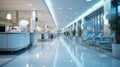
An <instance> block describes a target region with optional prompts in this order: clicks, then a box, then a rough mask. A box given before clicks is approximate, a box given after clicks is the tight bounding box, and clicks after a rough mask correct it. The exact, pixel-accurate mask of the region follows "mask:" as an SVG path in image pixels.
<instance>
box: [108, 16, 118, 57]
mask: <svg viewBox="0 0 120 67" xmlns="http://www.w3.org/2000/svg"><path fill="white" fill-rule="evenodd" d="M109 24H110V29H111V30H112V31H113V32H114V33H115V37H114V38H115V39H114V40H115V42H114V43H113V44H112V53H113V56H114V57H116V58H119V59H120V16H117V15H116V16H112V17H111V19H110V20H109Z"/></svg>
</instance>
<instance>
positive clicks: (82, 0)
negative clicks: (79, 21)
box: [0, 0, 100, 29]
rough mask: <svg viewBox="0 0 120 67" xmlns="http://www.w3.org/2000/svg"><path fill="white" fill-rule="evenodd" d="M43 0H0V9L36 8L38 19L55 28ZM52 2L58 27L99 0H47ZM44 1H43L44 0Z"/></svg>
mask: <svg viewBox="0 0 120 67" xmlns="http://www.w3.org/2000/svg"><path fill="white" fill-rule="evenodd" d="M43 1H44V0H0V10H30V11H31V10H38V19H39V20H40V21H43V22H46V23H47V24H48V25H49V27H50V28H52V29H56V26H55V23H54V21H53V19H52V18H51V15H52V14H51V15H50V14H49V12H48V10H47V8H46V5H47V4H46V5H45V3H43ZM48 1H50V2H51V4H52V7H50V8H52V9H53V11H54V15H55V18H56V22H57V25H58V26H57V27H58V29H62V28H63V27H65V26H66V25H67V24H69V23H70V22H72V21H73V20H75V19H76V18H77V17H78V16H80V15H81V14H82V13H84V12H85V11H86V10H88V9H89V8H90V7H92V6H93V5H94V4H95V3H97V2H98V1H100V0H92V1H89V2H87V1H86V0H48ZM44 2H45V1H44ZM50 13H51V12H50Z"/></svg>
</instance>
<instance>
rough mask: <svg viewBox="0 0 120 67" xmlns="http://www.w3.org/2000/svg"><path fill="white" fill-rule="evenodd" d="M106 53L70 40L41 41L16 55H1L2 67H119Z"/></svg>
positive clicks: (115, 60) (117, 62)
mask: <svg viewBox="0 0 120 67" xmlns="http://www.w3.org/2000/svg"><path fill="white" fill-rule="evenodd" d="M119 66H120V60H118V59H115V58H112V57H111V56H109V55H107V54H106V52H105V51H104V52H100V51H98V50H96V49H92V48H88V47H86V46H82V45H80V44H79V42H76V41H75V40H72V39H68V38H62V37H60V38H56V39H54V40H51V41H43V42H42V41H41V42H38V43H37V46H36V47H33V48H30V49H28V50H25V51H23V52H21V53H18V54H17V53H15V54H0V67H119Z"/></svg>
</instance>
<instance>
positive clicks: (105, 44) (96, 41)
mask: <svg viewBox="0 0 120 67" xmlns="http://www.w3.org/2000/svg"><path fill="white" fill-rule="evenodd" d="M114 37H115V34H114V33H112V34H111V36H104V35H103V33H99V34H98V35H96V34H94V33H93V34H88V35H87V36H84V37H82V38H81V42H82V43H81V44H83V45H89V46H97V47H100V48H105V49H109V50H111V49H112V43H113V42H114V41H115V39H114Z"/></svg>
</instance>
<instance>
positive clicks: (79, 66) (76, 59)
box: [60, 38, 82, 67]
mask: <svg viewBox="0 0 120 67" xmlns="http://www.w3.org/2000/svg"><path fill="white" fill-rule="evenodd" d="M60 41H61V43H62V46H65V47H66V49H67V50H68V52H69V54H70V56H71V57H72V59H73V60H74V62H75V63H76V64H77V67H81V65H82V64H81V63H80V61H79V60H78V58H77V57H76V56H74V54H73V53H72V52H71V50H70V48H69V47H68V46H67V43H66V42H65V41H64V40H63V39H62V38H61V39H60Z"/></svg>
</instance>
